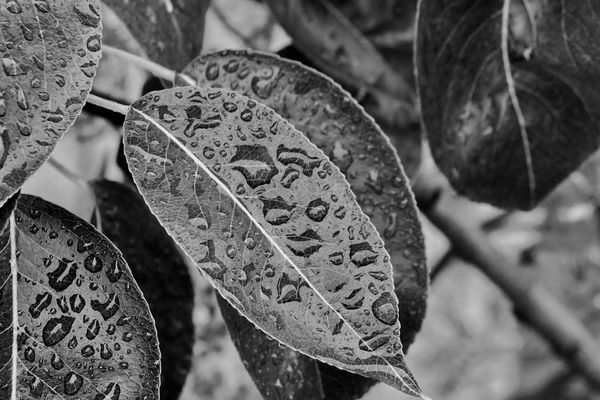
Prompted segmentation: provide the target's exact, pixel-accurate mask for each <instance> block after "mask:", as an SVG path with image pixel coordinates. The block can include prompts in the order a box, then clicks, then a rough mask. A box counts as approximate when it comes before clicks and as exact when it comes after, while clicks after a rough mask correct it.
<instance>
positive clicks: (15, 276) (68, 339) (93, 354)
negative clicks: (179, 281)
mask: <svg viewBox="0 0 600 400" xmlns="http://www.w3.org/2000/svg"><path fill="white" fill-rule="evenodd" d="M1 241H2V247H1V248H2V251H1V252H0V278H1V282H2V287H1V289H2V290H1V291H0V294H1V296H2V301H0V327H2V330H1V331H2V333H3V335H2V336H0V365H3V366H4V367H3V368H2V369H1V370H0V391H1V397H2V398H3V399H17V398H18V399H23V400H25V399H39V398H53V397H58V398H63V399H92V400H99V399H111V400H125V399H135V398H146V399H158V385H159V383H158V380H159V379H158V375H159V370H160V366H159V358H160V354H159V350H158V343H157V339H156V330H155V328H154V323H153V320H152V316H151V315H150V312H149V310H148V306H147V304H146V302H145V301H144V299H143V297H142V294H141V292H140V290H139V288H138V287H137V285H136V283H135V282H134V280H133V278H132V276H131V272H130V271H129V268H128V267H127V264H126V263H125V261H124V260H123V258H122V257H121V254H120V253H119V251H118V250H117V249H116V248H115V247H114V245H112V244H111V243H110V242H109V241H108V240H107V239H106V238H105V237H104V236H102V235H100V234H99V233H97V232H96V231H95V230H94V228H93V227H92V226H91V225H89V224H88V223H86V222H84V221H83V220H80V219H79V218H77V217H76V216H74V215H72V214H70V213H68V212H66V211H65V210H63V209H61V208H59V207H57V206H54V205H52V204H50V203H47V202H45V201H43V200H41V199H39V198H36V197H33V196H21V197H20V198H19V200H18V206H17V209H16V210H15V212H14V218H12V219H11V224H10V229H5V231H4V232H3V234H2V237H1ZM17 271H18V272H17ZM15 307H17V308H16V309H15ZM13 374H14V375H15V376H16V378H17V380H16V381H13Z"/></svg>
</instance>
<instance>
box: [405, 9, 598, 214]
mask: <svg viewBox="0 0 600 400" xmlns="http://www.w3.org/2000/svg"><path fill="white" fill-rule="evenodd" d="M599 13H600V3H598V2H595V1H568V2H567V1H542V0H531V1H527V2H516V1H513V2H511V1H509V0H493V1H471V0H459V1H450V0H421V1H420V2H419V20H418V29H417V45H416V47H417V75H418V85H419V87H420V92H421V109H422V112H423V122H424V126H425V128H426V131H427V134H428V136H429V141H430V143H431V149H432V153H433V156H434V158H435V160H436V162H437V164H438V165H439V167H440V169H441V170H442V171H443V172H444V173H445V175H446V176H447V177H448V179H449V180H450V182H451V183H452V185H453V186H454V188H455V189H456V190H457V191H459V192H460V193H462V194H465V195H466V196H468V197H470V198H472V199H474V200H477V201H485V202H489V203H491V204H494V205H497V206H501V207H506V208H522V209H529V208H532V207H534V206H535V205H536V204H537V203H538V202H539V201H540V200H541V199H542V198H543V197H544V196H546V195H547V194H548V193H549V192H550V191H551V190H553V189H554V188H555V187H556V186H557V185H558V184H559V183H560V182H561V181H562V180H563V179H564V178H566V177H567V176H568V175H569V174H570V173H571V172H573V171H574V170H575V169H576V168H578V166H579V165H580V164H581V162H582V161H584V160H585V159H586V158H587V157H588V156H589V155H590V154H592V153H593V152H594V151H595V150H596V149H597V148H598V144H599V135H598V129H599V126H600V108H599V107H598V105H599V104H600V67H598V65H599V64H600V47H599V46H598V42H597V40H596V38H597V37H598V36H599V35H600V25H598V21H597V18H595V15H597V14H599Z"/></svg>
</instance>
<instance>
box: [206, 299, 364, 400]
mask: <svg viewBox="0 0 600 400" xmlns="http://www.w3.org/2000/svg"><path fill="white" fill-rule="evenodd" d="M217 299H218V304H219V308H220V309H221V314H222V315H223V319H224V320H225V324H226V325H227V330H228V331H229V335H230V336H231V340H233V343H234V344H235V347H236V348H237V351H238V353H239V355H240V358H241V359H242V362H243V363H244V366H245V367H246V370H247V371H248V373H249V374H250V375H251V376H252V379H253V380H254V383H255V384H256V387H257V388H258V390H259V391H260V393H261V395H262V397H263V399H264V400H279V399H282V400H283V399H285V400H306V399H311V400H323V399H324V397H323V396H324V394H323V387H322V384H321V377H320V374H319V368H318V364H317V361H315V360H313V359H312V358H310V357H307V356H305V355H303V354H301V353H298V352H297V351H294V350H292V349H290V348H289V347H287V346H284V345H282V344H281V343H279V342H278V341H276V340H274V339H272V338H271V337H269V336H267V335H265V334H264V333H263V331H261V330H260V329H257V328H256V327H255V326H254V324H252V323H251V322H250V321H248V320H247V319H246V318H245V317H244V316H243V315H241V314H240V313H239V312H238V311H237V310H236V309H235V308H233V307H232V306H231V305H230V304H229V303H228V302H227V301H226V300H225V299H223V297H221V296H219V295H218V294H217ZM365 379H366V378H365Z"/></svg>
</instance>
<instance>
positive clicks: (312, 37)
mask: <svg viewBox="0 0 600 400" xmlns="http://www.w3.org/2000/svg"><path fill="white" fill-rule="evenodd" d="M354 3H357V4H354ZM335 4H336V5H339V6H341V7H342V8H341V9H337V8H336V7H335V6H334V5H332V4H331V3H329V1H328V0H326V1H323V0H311V1H302V2H295V1H288V0H285V1H278V0H273V1H271V2H270V6H271V8H272V10H273V12H274V14H275V15H276V16H277V18H278V20H279V22H280V23H281V24H282V25H283V27H284V28H285V29H286V30H287V32H288V33H289V34H290V36H292V39H293V41H294V46H295V47H296V48H298V49H300V51H301V52H303V53H304V54H305V55H306V57H307V58H308V59H310V60H311V61H312V62H313V63H314V64H315V65H316V67H317V69H319V70H321V71H324V72H325V73H327V74H328V75H329V76H331V77H333V78H334V79H336V80H337V81H339V82H340V83H342V84H344V85H345V86H346V87H348V88H351V89H354V90H356V92H357V93H358V95H359V96H360V99H361V104H362V105H363V106H364V107H365V109H366V110H367V112H368V113H369V114H370V115H372V116H373V117H374V118H375V120H376V121H377V123H378V124H379V125H380V126H381V127H382V128H383V129H384V131H385V132H386V133H387V134H388V135H389V136H390V138H391V139H392V141H393V142H394V144H395V145H396V146H397V149H398V152H399V153H400V155H401V157H402V161H403V164H404V168H405V171H406V172H407V175H408V176H409V177H412V176H413V174H414V173H415V172H416V170H417V169H418V167H419V165H420V156H421V131H420V127H419V118H418V113H417V110H416V100H415V99H414V97H415V96H414V88H413V85H412V83H413V68H412V46H410V45H408V46H407V44H406V43H405V44H403V45H397V46H392V45H388V46H391V47H386V46H383V45H382V46H380V48H377V47H375V45H374V44H373V43H372V42H371V41H370V40H369V37H368V36H364V35H363V33H364V34H365V35H367V34H375V32H372V30H373V29H375V27H379V26H378V25H376V26H375V27H373V26H371V25H370V24H368V23H366V21H367V20H368V21H373V20H378V19H381V17H380V16H379V14H378V16H377V17H376V18H371V17H369V15H370V14H374V13H373V12H372V11H371V12H370V14H368V15H365V14H363V13H362V9H360V10H356V9H357V8H360V7H361V6H362V7H365V5H364V4H363V3H362V2H361V1H360V0H357V2H354V1H353V2H346V1H343V2H336V3H335ZM376 8H377V9H383V8H385V9H387V10H388V19H387V20H386V22H388V23H389V18H393V19H394V24H393V25H394V26H395V27H398V26H400V25H402V26H404V27H405V28H406V24H408V25H409V26H410V21H411V20H412V18H411V12H410V6H407V5H406V4H405V3H404V4H403V5H402V7H399V2H398V1H397V0H385V1H383V2H381V4H380V2H378V5H377V7H376ZM405 8H408V9H406V10H405ZM342 11H343V12H342ZM357 12H358V13H360V21H358V17H357V16H356V13H357ZM344 14H346V15H347V16H348V17H349V18H354V19H353V20H349V19H348V18H346V16H345V15H344ZM400 20H401V21H400ZM354 22H359V25H358V26H359V27H360V28H361V30H363V32H361V31H360V30H359V29H357V27H355V26H354V25H353V23H354ZM371 23H372V24H373V23H374V22H371ZM379 28H381V27H379ZM387 33H390V32H386V34H387ZM394 33H396V32H395V31H392V32H391V34H392V35H393V34H394ZM380 50H381V51H380ZM285 53H286V54H283V55H284V56H285V57H288V58H294V59H297V58H296V57H295V54H294V55H292V56H290V52H285ZM384 55H385V57H384ZM300 61H302V62H304V63H305V64H307V63H306V61H305V60H300ZM390 62H391V64H390ZM309 65H310V64H309Z"/></svg>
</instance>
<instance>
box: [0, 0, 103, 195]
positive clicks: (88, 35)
mask: <svg viewBox="0 0 600 400" xmlns="http://www.w3.org/2000/svg"><path fill="white" fill-rule="evenodd" d="M101 34H102V26H101V20H100V3H99V1H98V0H77V1H71V0H69V1H67V0H55V1H47V0H36V1H5V2H2V4H0V64H1V68H0V204H3V203H4V202H5V201H6V199H7V198H8V197H9V196H11V195H12V194H14V193H15V192H16V191H17V190H19V188H20V187H21V186H22V185H23V183H24V182H25V181H26V180H27V178H28V177H29V176H31V175H32V174H33V173H34V172H35V171H36V170H37V169H38V168H39V167H40V166H41V165H42V164H43V162H44V161H45V160H46V159H47V158H48V156H49V155H50V152H51V151H52V149H53V148H54V145H55V144H56V142H57V141H58V139H59V138H60V137H61V136H62V135H63V133H64V132H65V131H66V130H67V129H68V128H69V126H71V124H72V123H73V122H74V121H75V118H76V117H77V115H79V113H80V112H81V109H82V107H83V104H84V103H85V99H86V97H87V95H88V93H89V91H90V89H91V86H92V79H93V77H94V74H95V71H96V67H97V65H98V61H99V59H100V54H101V51H100V50H101Z"/></svg>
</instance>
